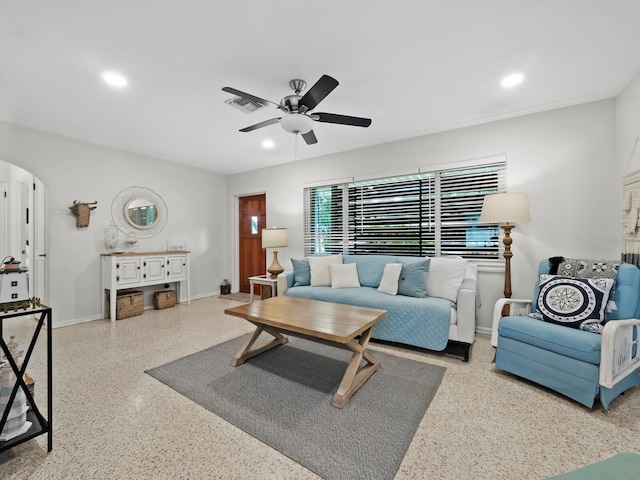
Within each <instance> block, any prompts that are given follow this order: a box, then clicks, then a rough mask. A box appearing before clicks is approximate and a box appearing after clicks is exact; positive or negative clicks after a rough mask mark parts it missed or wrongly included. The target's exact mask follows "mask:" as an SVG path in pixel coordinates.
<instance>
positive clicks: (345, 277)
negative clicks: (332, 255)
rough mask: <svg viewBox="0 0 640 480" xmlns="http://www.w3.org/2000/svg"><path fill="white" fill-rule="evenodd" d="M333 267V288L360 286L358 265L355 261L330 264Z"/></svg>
mask: <svg viewBox="0 0 640 480" xmlns="http://www.w3.org/2000/svg"><path fill="white" fill-rule="evenodd" d="M329 268H330V269H331V288H358V287H360V280H358V266H357V265H356V264H355V263H345V264H337V263H333V264H331V265H330V266H329Z"/></svg>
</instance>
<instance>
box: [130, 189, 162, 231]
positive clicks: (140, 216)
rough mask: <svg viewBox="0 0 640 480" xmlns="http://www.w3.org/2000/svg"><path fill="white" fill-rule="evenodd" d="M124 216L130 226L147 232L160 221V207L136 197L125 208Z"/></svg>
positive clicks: (146, 199) (145, 199)
mask: <svg viewBox="0 0 640 480" xmlns="http://www.w3.org/2000/svg"><path fill="white" fill-rule="evenodd" d="M124 216H125V218H126V219H127V222H129V225H131V226H132V227H135V228H141V229H143V230H147V229H149V228H152V227H153V226H154V225H155V224H156V222H157V221H158V207H156V205H155V204H154V203H153V202H152V201H151V200H149V199H148V198H144V197H135V198H132V199H131V200H129V201H128V202H127V204H126V205H125V206H124Z"/></svg>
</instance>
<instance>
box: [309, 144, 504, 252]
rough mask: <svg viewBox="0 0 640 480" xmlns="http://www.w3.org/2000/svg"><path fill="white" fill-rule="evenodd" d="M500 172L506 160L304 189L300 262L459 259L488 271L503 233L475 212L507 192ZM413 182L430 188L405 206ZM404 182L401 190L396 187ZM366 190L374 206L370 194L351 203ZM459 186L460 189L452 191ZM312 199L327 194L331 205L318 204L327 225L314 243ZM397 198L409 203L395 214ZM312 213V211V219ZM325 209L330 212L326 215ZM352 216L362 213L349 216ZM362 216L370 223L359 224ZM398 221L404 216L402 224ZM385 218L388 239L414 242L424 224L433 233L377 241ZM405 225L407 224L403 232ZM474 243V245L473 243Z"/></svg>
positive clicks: (315, 200)
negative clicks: (327, 257) (373, 257)
mask: <svg viewBox="0 0 640 480" xmlns="http://www.w3.org/2000/svg"><path fill="white" fill-rule="evenodd" d="M485 160H486V159H485ZM506 168H507V165H506V159H505V158H502V157H501V158H500V159H495V158H493V159H491V160H486V161H485V162H471V163H469V164H467V165H466V166H456V167H448V168H439V169H433V170H431V171H420V172H418V173H408V174H403V175H393V176H387V177H382V178H373V179H360V180H357V181H356V179H349V180H343V181H340V182H338V183H335V184H328V185H319V186H317V185H316V186H307V187H305V188H304V212H303V213H304V253H305V256H309V255H314V254H329V253H332V254H335V253H344V254H380V255H385V254H386V255H402V256H416V257H418V256H438V255H459V256H462V257H464V258H468V259H471V260H477V261H478V262H485V261H487V262H489V263H494V261H495V260H499V259H500V255H501V254H502V253H503V246H502V242H501V241H500V240H501V233H502V232H501V230H500V228H499V225H498V224H497V223H496V224H493V223H481V222H480V212H481V210H482V201H483V199H484V195H487V194H491V193H503V192H506ZM420 179H421V180H422V181H424V180H426V179H432V185H430V187H429V188H430V190H429V191H428V192H427V193H426V194H424V195H423V192H422V190H420V199H419V201H418V203H419V204H420V205H418V206H417V207H416V205H415V204H413V203H411V202H412V201H414V200H415V198H413V199H412V200H409V197H411V195H410V193H411V191H412V190H411V189H412V188H414V189H415V184H412V183H411V182H415V181H419V180H420ZM403 182H405V183H404V185H405V187H406V188H405V187H403ZM372 185H373V186H374V187H373V188H374V189H375V188H378V194H379V198H377V197H376V193H375V192H374V193H373V194H371V195H366V194H364V193H362V194H361V195H360V198H358V195H357V192H356V190H357V189H358V188H360V189H361V190H362V189H363V188H365V187H369V186H372ZM458 185H459V186H460V187H462V188H460V189H457V186H458ZM376 186H377V187H376ZM316 192H324V195H327V192H331V195H329V196H330V197H331V198H330V200H328V199H327V198H323V199H321V200H322V202H323V205H324V208H325V210H324V211H323V212H322V215H325V217H323V218H324V220H325V221H328V223H326V224H324V227H329V232H327V231H325V232H323V234H324V240H323V241H320V240H321V239H320V237H318V235H317V233H316V232H315V231H314V230H313V225H314V224H315V225H318V223H317V219H318V215H319V213H318V211H317V208H318V206H319V205H318V203H319V200H320V199H319V197H317V196H314V195H316ZM414 193H415V192H414ZM394 194H395V195H396V197H395V198H393V195H394ZM403 195H404V196H405V197H407V198H406V201H407V202H408V203H406V204H404V205H403V206H398V207H396V205H398V204H397V203H396V204H393V203H392V201H393V200H395V201H399V200H403ZM414 197H415V195H414ZM327 201H328V202H329V203H327ZM376 201H377V202H382V206H381V205H376ZM385 202H386V203H385ZM327 205H329V207H327ZM311 208H313V209H314V210H313V212H312V211H311ZM326 208H329V211H328V212H327V210H326ZM356 208H360V209H363V211H362V212H355V213H354V211H355V209H356ZM416 208H417V209H418V211H419V212H420V215H419V217H418V219H419V222H418V223H419V224H420V225H415V219H416V216H415V209H416ZM467 209H468V211H467ZM364 210H367V211H366V212H365V211H364ZM425 210H428V213H427V214H424V213H423V212H424V211H425ZM394 211H396V212H398V215H396V216H394V213H393V212H394ZM381 212H382V213H381ZM368 214H369V215H371V216H370V217H366V215H368ZM402 214H405V218H403V217H402ZM327 215H328V216H327ZM358 215H360V216H358ZM425 215H426V216H425ZM385 216H386V218H388V219H389V223H388V226H389V228H392V227H393V228H394V230H393V231H394V232H397V233H406V232H414V233H416V234H417V235H419V236H420V235H421V234H425V232H424V231H423V230H424V228H425V225H423V224H425V223H426V224H427V225H428V226H429V228H432V229H433V232H432V236H431V234H430V235H426V236H425V235H423V236H421V237H420V238H418V239H417V240H416V239H414V240H411V242H413V243H411V242H409V243H406V242H405V243H403V242H402V241H400V242H398V241H397V239H395V240H394V239H393V238H392V237H390V236H388V235H376V232H377V231H376V226H380V225H384V227H386V226H387V225H385V224H384V223H382V224H381V223H380V222H384V218H385ZM363 218H369V223H367V224H366V225H365V224H363V223H362V222H363V220H362V219H363ZM425 219H426V222H425ZM403 220H406V223H405V224H402V221H403ZM411 221H413V222H414V224H410V222H411ZM357 222H361V224H357ZM394 222H395V223H394ZM316 228H317V227H316ZM356 229H360V234H361V235H362V236H361V237H360V238H361V239H360V240H358V239H357V235H356V232H355V230H356ZM367 236H368V237H369V239H370V240H371V243H367V242H366V241H365V242H363V241H362V238H366V237H367ZM474 236H476V237H477V239H475V240H474V239H473V237H474ZM407 239H410V237H407ZM425 239H426V240H425ZM374 242H378V243H374ZM416 242H417V243H416ZM424 242H426V243H424ZM429 242H432V243H433V248H428V244H429ZM367 247H368V248H367Z"/></svg>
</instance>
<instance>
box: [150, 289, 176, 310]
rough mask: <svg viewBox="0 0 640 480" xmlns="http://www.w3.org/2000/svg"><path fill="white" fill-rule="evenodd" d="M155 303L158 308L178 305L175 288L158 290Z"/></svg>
mask: <svg viewBox="0 0 640 480" xmlns="http://www.w3.org/2000/svg"><path fill="white" fill-rule="evenodd" d="M153 303H154V305H155V307H156V309H157V310H162V309H163V308H171V307H175V305H176V291H175V290H162V291H160V292H156V293H155V296H154V300H153Z"/></svg>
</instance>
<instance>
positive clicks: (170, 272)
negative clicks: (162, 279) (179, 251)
mask: <svg viewBox="0 0 640 480" xmlns="http://www.w3.org/2000/svg"><path fill="white" fill-rule="evenodd" d="M185 278H187V256H186V255H169V256H167V280H170V281H172V282H176V281H178V280H184V279H185Z"/></svg>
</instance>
